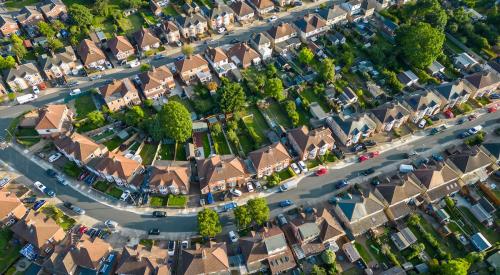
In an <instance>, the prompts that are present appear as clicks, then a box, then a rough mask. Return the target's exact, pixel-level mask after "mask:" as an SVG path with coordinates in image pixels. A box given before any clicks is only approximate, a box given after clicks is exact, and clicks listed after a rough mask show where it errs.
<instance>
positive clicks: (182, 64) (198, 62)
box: [175, 54, 208, 74]
mask: <svg viewBox="0 0 500 275" xmlns="http://www.w3.org/2000/svg"><path fill="white" fill-rule="evenodd" d="M202 66H208V62H207V61H206V60H205V59H203V57H201V56H200V55H199V54H195V55H192V56H189V57H186V58H184V59H182V60H178V61H175V68H176V69H177V72H179V73H181V74H182V73H184V72H186V71H191V70H193V69H197V68H200V67H202Z"/></svg>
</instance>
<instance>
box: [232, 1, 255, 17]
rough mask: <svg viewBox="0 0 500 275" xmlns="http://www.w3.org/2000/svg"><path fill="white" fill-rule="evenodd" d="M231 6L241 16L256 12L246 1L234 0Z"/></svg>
mask: <svg viewBox="0 0 500 275" xmlns="http://www.w3.org/2000/svg"><path fill="white" fill-rule="evenodd" d="M230 7H231V8H232V9H233V11H234V12H235V13H236V14H237V15H238V16H241V17H243V16H246V15H249V14H252V13H253V12H254V11H253V9H252V8H251V7H250V6H249V5H248V4H247V3H246V2H245V1H233V2H232V3H231V6H230Z"/></svg>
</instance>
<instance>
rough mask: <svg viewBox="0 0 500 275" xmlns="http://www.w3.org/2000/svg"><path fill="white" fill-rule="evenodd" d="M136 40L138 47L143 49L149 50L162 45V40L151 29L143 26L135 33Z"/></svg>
mask: <svg viewBox="0 0 500 275" xmlns="http://www.w3.org/2000/svg"><path fill="white" fill-rule="evenodd" d="M133 37H134V41H135V43H136V44H137V47H138V48H139V49H141V51H144V52H146V51H149V50H152V49H158V48H159V47H160V45H161V41H160V39H159V38H158V37H156V36H155V35H154V34H153V33H152V32H151V31H150V30H149V29H146V28H141V29H140V30H138V31H136V32H135V33H134V34H133Z"/></svg>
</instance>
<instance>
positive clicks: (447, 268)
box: [439, 258, 470, 275]
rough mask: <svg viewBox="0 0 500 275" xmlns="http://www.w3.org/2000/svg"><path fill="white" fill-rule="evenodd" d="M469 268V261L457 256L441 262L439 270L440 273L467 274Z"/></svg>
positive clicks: (451, 274) (450, 274) (446, 274)
mask: <svg viewBox="0 0 500 275" xmlns="http://www.w3.org/2000/svg"><path fill="white" fill-rule="evenodd" d="M469 268H470V263H469V262H468V261H467V260H466V259H463V258H457V259H452V260H449V261H448V262H446V263H441V265H440V267H439V271H440V274H441V275H467V271H468V270H469Z"/></svg>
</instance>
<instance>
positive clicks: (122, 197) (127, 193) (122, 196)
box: [120, 190, 130, 201]
mask: <svg viewBox="0 0 500 275" xmlns="http://www.w3.org/2000/svg"><path fill="white" fill-rule="evenodd" d="M129 196H130V191H128V190H125V191H124V192H123V193H122V195H121V196H120V200H121V201H126V200H127V199H128V197H129Z"/></svg>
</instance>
